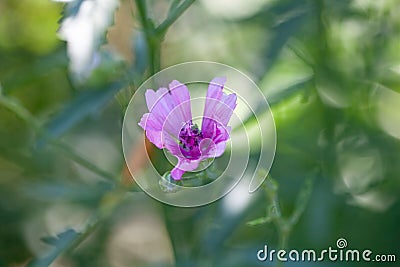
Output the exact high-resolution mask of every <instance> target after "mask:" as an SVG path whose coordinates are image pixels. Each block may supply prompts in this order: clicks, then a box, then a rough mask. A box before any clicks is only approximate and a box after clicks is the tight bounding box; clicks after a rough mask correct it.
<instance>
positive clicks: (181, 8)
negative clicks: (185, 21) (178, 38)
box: [156, 0, 195, 37]
mask: <svg viewBox="0 0 400 267" xmlns="http://www.w3.org/2000/svg"><path fill="white" fill-rule="evenodd" d="M194 1H195V0H186V1H184V2H183V3H182V4H180V5H177V4H176V3H175V4H174V3H173V5H174V6H172V7H173V8H171V10H170V12H169V14H168V17H167V18H166V19H165V20H164V21H163V22H162V23H161V24H160V25H159V26H158V27H157V29H156V32H157V34H159V35H160V36H161V37H164V35H165V33H166V32H167V30H168V28H169V27H170V26H171V25H172V24H173V23H174V22H175V21H176V20H177V19H178V18H179V17H180V16H181V15H182V14H183V12H185V11H186V9H188V8H189V7H190V6H191V5H192V4H193V3H194Z"/></svg>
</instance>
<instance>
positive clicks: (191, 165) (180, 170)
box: [171, 157, 200, 180]
mask: <svg viewBox="0 0 400 267" xmlns="http://www.w3.org/2000/svg"><path fill="white" fill-rule="evenodd" d="M177 158H178V164H177V165H176V166H175V168H174V169H173V170H172V171H171V176H172V178H174V180H181V179H182V175H183V174H184V173H185V172H187V171H193V170H195V169H196V168H197V167H198V166H199V163H200V160H187V159H185V158H180V157H177Z"/></svg>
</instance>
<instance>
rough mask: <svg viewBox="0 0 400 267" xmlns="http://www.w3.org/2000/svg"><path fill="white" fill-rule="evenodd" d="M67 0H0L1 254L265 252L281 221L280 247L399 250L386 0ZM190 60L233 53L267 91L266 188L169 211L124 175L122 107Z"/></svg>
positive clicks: (179, 259)
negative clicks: (270, 136) (286, 226)
mask: <svg viewBox="0 0 400 267" xmlns="http://www.w3.org/2000/svg"><path fill="white" fill-rule="evenodd" d="M64 2H68V3H57V2H51V1H47V0H35V1H29V0H18V1H14V0H5V1H4V0H3V1H2V2H1V3H0V88H1V95H0V120H1V126H0V196H1V197H0V215H1V220H0V266H24V265H26V264H27V263H28V262H30V263H31V264H32V265H31V266H47V265H48V264H49V263H50V262H52V261H53V260H54V261H55V263H53V264H54V265H53V266H96V267H99V266H100V267H101V266H220V267H221V266H222V267H223V266H261V265H263V264H265V263H260V262H258V261H257V258H256V253H257V251H258V250H259V249H262V248H263V246H264V245H265V244H267V245H268V246H269V247H271V248H277V247H278V246H279V245H282V242H280V239H281V231H282V223H287V222H288V221H290V218H294V220H293V223H292V225H291V231H290V235H287V236H285V238H287V240H286V241H285V242H284V243H286V246H287V247H288V248H299V249H302V248H314V249H316V250H322V249H326V248H327V247H328V246H334V244H335V242H336V240H337V239H338V238H339V237H345V238H346V239H347V241H348V242H349V246H350V247H352V248H360V249H364V248H368V249H371V250H372V251H374V252H376V253H382V254H384V253H387V254H397V257H399V256H400V255H399V254H398V253H399V251H398V240H397V237H398V236H399V234H400V231H399V228H398V226H397V222H398V220H399V218H400V217H399V216H400V205H399V199H398V196H399V191H400V179H399V174H400V157H399V152H400V140H399V139H400V109H399V107H400V53H399V51H400V6H399V5H398V1H396V0H382V1H372V0H352V1H351V0H337V1H328V0H283V1H273V0H262V1H253V0H252V1H244V0H235V1H230V0H219V1H209V0H207V1H206V0H203V1H190V0H172V1H166V0H161V1H159V0H157V1H155V0H148V1H145V0H137V1H133V0H132V1H131V0H123V1H114V0H108V1H107V0H96V1H92V0H72V1H64ZM192 2H194V3H192ZM189 6H190V7H189ZM186 9H187V11H185V10H186ZM184 11H185V12H184ZM88 12H89V13H90V14H89V13H88ZM82 17H84V18H85V19H81V18H82ZM67 21H70V23H72V24H74V23H75V24H74V25H75V26H74V27H76V28H75V29H79V30H82V31H77V30H71V31H70V32H69V34H66V33H65V31H64V30H65V28H64V30H61V32H60V31H59V30H60V24H59V22H60V23H61V29H62V27H66V26H65V25H64V24H65V23H67ZM73 21H75V22H73ZM63 23H64V24H63ZM63 25H64V26H63ZM109 25H111V26H109ZM108 26H109V27H108ZM78 33H80V34H81V35H76V36H75V34H78ZM60 35H61V36H64V37H63V38H64V39H66V40H67V42H63V41H61V40H59V39H58V36H60ZM74 42H75V45H77V46H76V47H72V45H73V44H74ZM80 42H83V43H85V44H86V45H87V46H85V47H86V48H85V49H83V47H82V46H81V43H80ZM80 48H82V49H80ZM81 53H82V54H81ZM96 58H97V59H96ZM189 60H211V61H219V62H222V63H226V64H229V65H232V66H234V67H236V68H238V69H240V70H242V71H244V72H245V73H247V74H248V75H249V76H250V77H251V78H253V79H254V80H255V81H256V83H257V84H258V85H259V87H260V89H261V90H262V92H263V93H264V94H265V95H266V96H267V99H268V100H269V103H270V104H271V107H272V111H273V115H274V118H275V123H276V126H277V136H278V144H277V153H276V157H275V161H274V164H273V167H272V169H271V172H270V175H271V176H272V177H273V179H274V180H271V181H276V187H273V188H274V190H272V191H271V187H268V186H271V184H267V185H266V188H267V189H266V192H265V190H264V191H263V190H259V191H258V192H257V193H255V194H252V195H248V194H247V191H246V190H244V189H243V188H236V189H235V190H234V191H233V192H231V193H230V194H229V195H228V196H227V197H225V198H223V199H222V200H220V201H218V202H215V203H213V204H210V205H208V206H205V207H199V208H194V209H182V208H174V207H170V206H166V205H163V204H160V203H158V202H156V201H154V200H152V199H151V198H149V197H148V196H146V195H145V194H143V193H139V192H135V191H138V190H137V188H136V187H135V186H132V185H130V183H131V180H130V179H131V178H130V176H129V174H128V173H127V171H126V170H125V169H124V166H125V163H124V159H123V156H122V151H121V137H120V135H121V123H122V117H123V114H124V110H125V108H126V105H127V103H128V101H129V99H130V97H131V96H132V93H133V92H134V90H135V88H137V87H138V86H139V85H140V83H141V82H142V81H144V79H146V78H147V77H148V76H149V75H150V74H152V73H154V72H156V71H158V70H159V69H160V68H161V67H167V66H170V65H173V64H176V63H180V62H184V61H189ZM77 61H81V63H79V64H78V63H76V62H77ZM78 65H79V66H78ZM199 71H201V70H199ZM248 123H249V124H251V122H248ZM137 153H139V156H140V152H137ZM160 154H161V153H160ZM155 155H157V154H155ZM254 156H257V155H254ZM139 158H140V157H139ZM303 184H304V186H302V185H303ZM278 185H279V186H278ZM312 185H313V186H312ZM311 188H313V189H312V190H311ZM268 190H269V191H268ZM271 196H272V197H271ZM275 201H276V202H275ZM277 203H278V204H277ZM271 205H275V206H276V207H277V206H279V209H280V212H281V214H280V216H276V214H273V216H272V217H271V213H270V210H268V212H267V213H266V209H269V208H270V207H271ZM274 216H275V217H274ZM257 218H258V219H257ZM248 222H249V223H248ZM43 241H45V242H43ZM34 259H36V260H34ZM308 264H309V263H307V264H306V265H305V266H308ZM310 264H311V263H310ZM331 264H332V263H329V262H322V263H320V264H318V265H319V266H326V265H331ZM334 264H335V265H336V266H361V265H363V264H365V263H363V262H351V263H346V262H337V263H334ZM291 265H294V264H293V263H290V262H289V263H286V264H285V266H291ZM297 265H298V264H297ZM386 265H387V266H396V265H395V264H392V265H390V263H387V264H386Z"/></svg>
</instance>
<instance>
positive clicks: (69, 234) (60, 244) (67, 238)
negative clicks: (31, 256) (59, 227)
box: [27, 229, 81, 267]
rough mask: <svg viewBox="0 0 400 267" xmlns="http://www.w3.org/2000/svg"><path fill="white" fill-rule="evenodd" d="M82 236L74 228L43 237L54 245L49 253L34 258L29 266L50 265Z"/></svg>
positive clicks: (47, 242) (44, 240)
mask: <svg viewBox="0 0 400 267" xmlns="http://www.w3.org/2000/svg"><path fill="white" fill-rule="evenodd" d="M80 236H81V234H80V233H78V232H76V231H75V230H73V229H67V230H66V231H64V232H62V233H60V234H58V235H57V236H56V237H43V238H42V241H43V242H44V243H46V244H49V245H52V246H54V249H53V250H51V251H50V252H49V253H48V254H46V255H44V256H42V257H41V258H38V259H35V260H32V261H31V262H30V263H29V264H28V265H27V267H47V266H49V265H50V264H51V263H52V262H53V261H54V260H55V259H56V258H57V257H58V256H59V255H60V254H62V253H63V252H64V251H66V250H68V249H69V248H70V247H71V245H72V244H73V243H74V242H75V240H77V239H78V238H79V237H80Z"/></svg>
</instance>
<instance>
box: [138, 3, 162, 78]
mask: <svg viewBox="0 0 400 267" xmlns="http://www.w3.org/2000/svg"><path fill="white" fill-rule="evenodd" d="M135 2H136V7H137V10H138V13H139V20H140V23H141V24H142V27H143V32H144V34H145V36H146V41H147V45H148V50H147V53H148V55H147V56H148V61H149V65H150V75H153V74H154V73H156V72H158V71H159V69H160V46H161V40H160V38H159V37H158V35H157V34H156V31H155V28H154V24H153V22H152V21H151V19H150V18H149V17H148V14H147V5H146V0H136V1H135Z"/></svg>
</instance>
